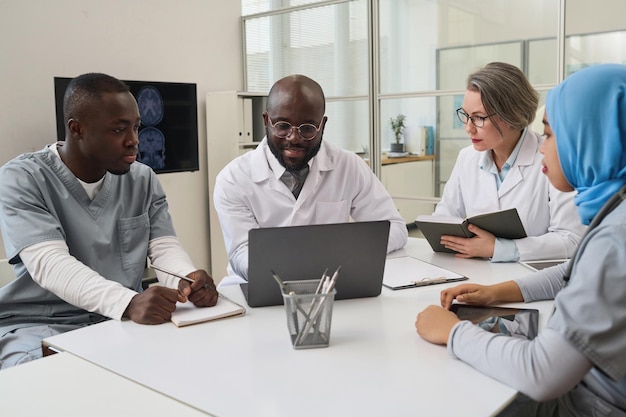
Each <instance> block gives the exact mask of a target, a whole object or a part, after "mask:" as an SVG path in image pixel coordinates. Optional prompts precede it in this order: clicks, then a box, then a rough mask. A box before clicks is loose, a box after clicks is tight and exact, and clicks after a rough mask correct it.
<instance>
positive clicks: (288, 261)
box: [241, 220, 390, 307]
mask: <svg viewBox="0 0 626 417" xmlns="http://www.w3.org/2000/svg"><path fill="white" fill-rule="evenodd" d="M389 227H390V224H389V221H387V220H382V221H371V222H351V223H333V224H321V225H308V226H289V227H270V228H260V229H252V230H250V231H249V234H248V237H249V240H248V283H247V284H241V285H242V290H243V292H244V294H245V295H246V299H247V301H248V305H249V306H250V307H261V306H270V305H279V304H282V303H283V298H282V294H281V292H280V288H279V287H278V284H277V283H276V281H275V280H274V278H273V277H272V271H274V272H275V273H276V274H277V275H278V276H279V277H280V278H281V279H282V280H283V281H296V280H305V279H320V278H321V276H322V274H323V273H324V271H326V270H327V271H329V273H331V274H332V272H334V271H335V270H336V269H337V268H338V267H339V266H341V271H340V273H339V276H338V278H337V283H336V286H335V289H336V290H337V294H336V296H335V299H337V300H340V299H346V298H361V297H375V296H378V295H379V294H380V292H381V287H382V279H383V273H384V270H385V259H386V256H387V242H388V239H389Z"/></svg>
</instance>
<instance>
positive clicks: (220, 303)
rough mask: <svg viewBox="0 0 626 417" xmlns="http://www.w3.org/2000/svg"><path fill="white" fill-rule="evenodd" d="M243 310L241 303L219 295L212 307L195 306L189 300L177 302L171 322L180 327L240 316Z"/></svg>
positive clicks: (243, 312)
mask: <svg viewBox="0 0 626 417" xmlns="http://www.w3.org/2000/svg"><path fill="white" fill-rule="evenodd" d="M245 312H246V309H245V308H244V307H243V306H242V305H240V304H238V303H236V302H234V301H232V300H230V299H229V298H226V297H225V296H223V295H220V298H219V299H218V300H217V304H216V305H214V306H213V307H196V306H195V305H193V303H192V302H191V301H187V302H186V303H181V302H178V303H177V304H176V310H174V312H173V313H172V323H174V324H175V325H176V326H177V327H182V326H188V325H190V324H195V323H202V322H205V321H211V320H218V319H223V318H225V317H232V316H240V315H243V314H245Z"/></svg>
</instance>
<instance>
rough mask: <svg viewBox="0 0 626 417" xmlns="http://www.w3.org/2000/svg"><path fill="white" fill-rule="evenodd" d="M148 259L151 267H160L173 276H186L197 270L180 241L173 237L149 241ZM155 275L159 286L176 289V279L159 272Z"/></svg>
mask: <svg viewBox="0 0 626 417" xmlns="http://www.w3.org/2000/svg"><path fill="white" fill-rule="evenodd" d="M148 257H149V258H150V262H151V263H152V264H153V265H155V266H157V267H158V266H160V267H162V268H163V269H166V270H168V271H171V272H173V273H175V274H179V275H183V276H187V274H189V273H191V272H193V271H195V270H197V268H196V267H194V265H193V262H191V259H190V258H189V255H188V254H187V252H186V251H185V250H184V249H183V246H182V245H181V244H180V241H179V240H178V239H177V238H176V237H174V236H165V237H160V238H157V239H153V240H151V241H150V243H149V244H148ZM155 271H156V270H155ZM156 275H157V278H158V279H159V282H160V283H161V285H163V286H165V287H168V288H174V289H177V288H178V281H179V279H178V278H176V277H174V276H172V275H168V274H165V273H163V272H160V271H156Z"/></svg>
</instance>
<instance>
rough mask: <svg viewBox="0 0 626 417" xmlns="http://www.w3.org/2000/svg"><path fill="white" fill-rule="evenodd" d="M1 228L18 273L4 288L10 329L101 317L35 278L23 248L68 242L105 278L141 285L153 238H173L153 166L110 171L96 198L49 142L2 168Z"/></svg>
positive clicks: (1, 304) (3, 309) (2, 304)
mask: <svg viewBox="0 0 626 417" xmlns="http://www.w3.org/2000/svg"><path fill="white" fill-rule="evenodd" d="M53 146H55V145H53ZM0 228H1V229H2V237H3V239H4V244H5V249H6V253H7V257H8V258H9V260H10V262H11V263H13V264H16V265H15V268H14V270H15V272H16V275H17V279H16V280H14V281H12V282H11V283H9V284H8V285H6V286H4V287H3V288H0V328H3V327H4V328H5V329H6V327H7V326H11V325H14V324H16V323H60V324H65V323H71V324H74V323H90V322H93V321H100V320H102V319H103V317H102V316H99V315H97V314H95V313H88V312H86V311H85V310H82V309H80V308H78V307H75V306H73V305H71V304H69V303H66V302H65V301H63V300H61V299H60V298H58V297H57V296H55V295H54V294H52V293H51V292H49V291H47V290H45V289H43V288H42V287H40V286H39V285H38V284H37V283H35V281H33V280H32V278H31V277H30V275H29V273H28V271H27V270H26V268H25V267H24V264H23V263H21V259H20V258H19V253H20V251H21V250H22V249H24V248H26V247H28V246H31V245H33V244H36V243H41V242H45V241H51V240H64V241H65V242H66V243H67V246H68V247H69V251H70V254H71V255H72V256H74V257H75V258H76V259H78V260H79V261H80V262H82V263H84V264H85V265H87V266H89V267H90V268H92V269H93V270H95V271H96V272H98V273H99V274H100V275H102V276H103V277H105V278H107V279H110V280H113V281H117V282H119V283H121V284H122V285H123V286H125V287H127V288H130V289H133V290H136V291H141V279H142V276H143V271H144V268H145V264H146V257H147V254H148V242H149V241H150V240H152V239H155V238H159V237H164V236H175V232H174V227H173V224H172V220H171V217H170V215H169V212H168V206H167V201H166V199H165V193H164V191H163V189H162V187H161V185H160V183H159V181H158V179H157V177H156V175H155V174H154V172H153V171H152V169H150V168H149V167H148V166H146V165H143V164H141V163H139V162H135V163H133V164H132V165H131V168H130V171H129V172H128V173H126V174H124V175H113V174H111V173H107V174H106V176H105V178H104V182H103V184H102V189H101V190H100V192H99V193H98V195H97V196H96V197H95V198H94V199H93V201H92V200H90V199H89V197H88V195H87V193H86V192H85V190H84V188H83V187H82V185H81V184H80V183H79V181H78V180H77V179H76V177H75V176H74V175H73V174H72V172H71V171H70V170H69V169H68V168H67V167H66V166H65V164H63V162H62V161H61V160H60V158H58V157H56V155H54V154H53V153H52V152H50V150H49V149H48V148H47V147H46V148H44V149H43V150H41V151H38V152H33V153H29V154H24V155H21V156H19V157H17V158H15V159H14V160H12V161H10V162H8V163H7V164H6V165H4V166H3V167H2V168H1V169H0ZM14 327H20V326H14Z"/></svg>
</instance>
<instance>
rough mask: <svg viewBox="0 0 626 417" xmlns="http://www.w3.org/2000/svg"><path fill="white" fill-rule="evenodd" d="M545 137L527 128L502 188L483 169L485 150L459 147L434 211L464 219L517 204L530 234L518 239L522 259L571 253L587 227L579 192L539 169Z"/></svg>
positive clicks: (555, 256)
mask: <svg viewBox="0 0 626 417" xmlns="http://www.w3.org/2000/svg"><path fill="white" fill-rule="evenodd" d="M540 143H541V136H540V135H539V134H538V133H535V132H533V131H532V130H531V129H527V130H526V134H525V136H524V141H523V143H522V145H521V148H520V151H519V154H518V156H517V159H516V160H515V162H514V164H513V166H512V167H511V169H510V171H509V172H508V173H507V175H506V177H505V179H504V181H503V182H502V184H501V185H500V189H498V188H497V186H496V179H495V177H494V175H493V174H492V173H489V172H488V171H486V170H482V169H480V166H479V163H480V159H481V155H482V154H483V153H484V152H491V151H483V152H478V151H476V150H474V148H473V147H472V146H468V147H466V148H463V149H462V150H461V151H460V152H459V156H458V158H457V160H456V163H455V165H454V168H453V170H452V173H451V175H450V179H449V180H448V182H447V183H446V186H445V189H444V192H443V197H442V199H441V201H440V202H439V204H437V207H436V208H435V213H434V215H445V216H457V217H461V218H465V217H470V216H474V215H476V214H482V213H488V212H492V211H498V210H505V209H509V208H513V207H515V208H517V211H518V213H519V216H520V219H521V220H522V224H523V225H524V228H525V229H526V234H527V235H528V237H526V238H524V239H516V240H514V242H515V244H516V246H517V249H518V251H519V255H520V259H519V260H520V261H525V260H530V259H557V258H569V257H571V256H572V255H573V254H574V251H575V249H576V247H577V246H578V243H579V242H580V239H581V237H582V235H583V233H584V231H585V226H583V225H582V224H581V222H580V218H579V216H578V212H577V210H576V206H575V205H574V202H573V199H574V195H575V192H574V191H572V192H569V193H563V192H560V191H558V190H557V189H556V188H554V187H553V186H552V185H551V184H550V182H549V180H548V178H547V177H546V176H545V175H544V174H543V173H542V172H541V167H542V165H541V162H542V160H543V155H542V154H541V153H540V152H539V147H540Z"/></svg>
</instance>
